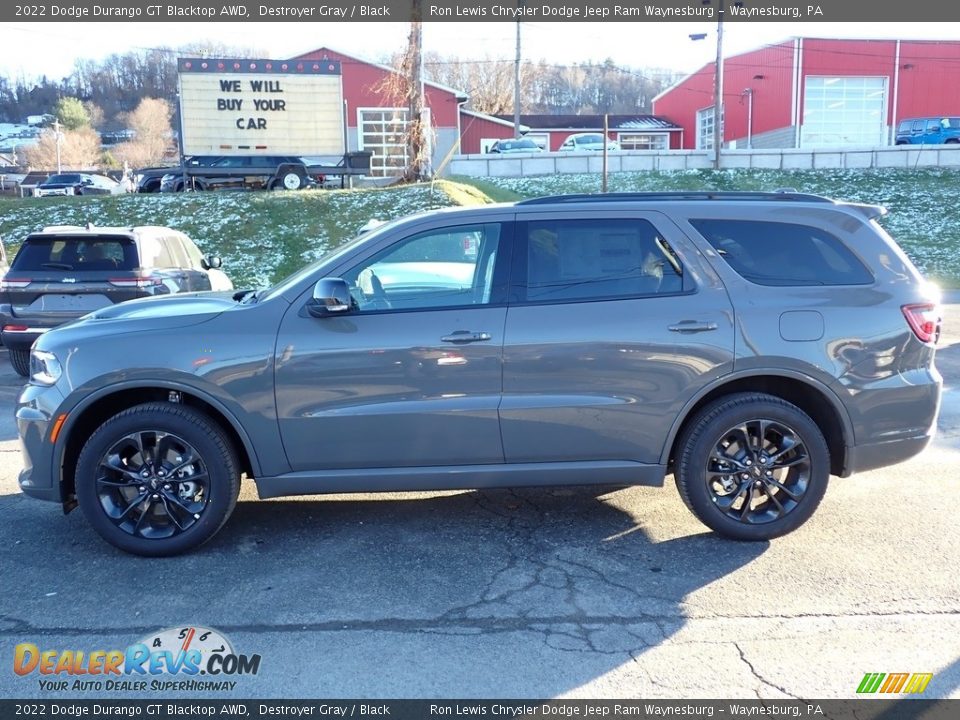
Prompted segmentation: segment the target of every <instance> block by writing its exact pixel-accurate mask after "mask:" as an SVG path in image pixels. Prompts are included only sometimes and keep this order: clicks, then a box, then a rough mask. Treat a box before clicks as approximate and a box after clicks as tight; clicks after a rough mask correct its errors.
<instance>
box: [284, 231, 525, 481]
mask: <svg viewBox="0 0 960 720" xmlns="http://www.w3.org/2000/svg"><path fill="white" fill-rule="evenodd" d="M510 229H511V224H510V223H503V224H501V223H499V222H493V223H481V224H473V225H458V226H445V227H442V228H437V229H433V230H428V231H425V232H420V233H417V234H416V235H413V236H412V237H407V238H404V239H401V240H398V241H397V242H394V243H392V244H391V245H389V247H387V248H385V249H383V250H381V251H380V252H378V253H376V254H375V255H374V256H373V257H371V258H368V259H366V260H363V261H361V262H359V263H358V264H357V265H356V266H354V267H352V268H350V269H349V270H346V271H345V272H343V273H341V275H342V277H343V279H345V280H346V281H347V282H348V284H349V285H350V286H351V293H352V295H353V299H354V301H355V308H354V309H353V310H351V311H349V312H348V313H346V314H344V315H337V316H333V317H327V318H323V319H318V318H314V317H311V316H310V315H309V314H307V313H306V312H305V310H304V305H305V302H306V300H307V298H308V297H309V293H307V294H306V295H304V296H303V297H302V298H301V299H300V300H299V301H298V302H297V303H295V304H294V305H293V306H292V307H291V308H290V310H289V311H288V312H287V314H286V316H285V318H284V320H283V322H282V324H281V327H280V332H279V336H278V339H277V348H276V393H277V411H278V414H279V421H280V431H281V434H282V437H283V443H284V447H285V449H286V452H287V457H288V459H289V461H290V465H291V467H292V469H293V470H295V471H311V470H328V469H330V470H332V469H345V468H380V467H382V468H387V467H417V466H442V465H466V464H489V463H502V462H503V445H502V442H501V440H500V428H499V420H498V416H497V406H498V405H499V402H500V391H501V387H502V351H503V327H504V321H505V318H506V307H505V294H506V278H507V275H508V273H509V268H508V263H509V237H508V236H509V231H510Z"/></svg>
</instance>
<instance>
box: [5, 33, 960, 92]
mask: <svg viewBox="0 0 960 720" xmlns="http://www.w3.org/2000/svg"><path fill="white" fill-rule="evenodd" d="M724 28H725V29H724V43H725V48H726V52H725V54H727V55H729V54H731V53H735V52H739V51H743V50H749V49H750V48H753V47H758V46H761V45H765V44H768V43H772V42H777V41H778V40H782V39H784V38H787V37H791V36H794V35H802V36H813V37H859V38H896V37H900V38H902V39H908V38H909V39H942V40H949V39H952V40H957V39H960V23H798V22H793V23H766V22H755V23H749V24H748V23H727V24H726V25H725V26H724ZM407 29H408V25H407V23H399V22H392V23H347V22H328V23H319V22H316V23H310V22H306V23H257V22H245V23H200V22H196V23H146V22H145V23H136V22H127V23H89V22H83V23H4V24H3V25H2V26H0V34H2V36H3V41H2V43H0V44H2V46H3V52H2V53H0V73H2V74H5V75H7V76H16V75H18V74H20V73H24V74H25V75H26V76H27V77H31V78H32V77H39V76H40V75H44V74H46V75H47V76H48V77H51V78H53V79H59V78H61V77H63V76H65V75H68V74H69V73H70V72H71V70H72V68H73V64H74V61H75V60H76V59H78V58H103V57H106V56H107V55H110V54H111V53H118V52H124V51H126V50H130V49H132V48H136V47H140V48H147V47H156V46H174V47H175V46H178V45H180V44H182V43H186V42H195V41H200V40H212V41H218V42H223V43H228V44H231V45H235V46H243V47H255V48H262V49H263V50H264V51H265V52H266V55H267V56H268V57H272V58H286V57H291V56H293V55H296V54H299V53H302V52H306V51H307V50H312V49H314V48H317V47H322V46H329V47H332V48H336V49H338V50H342V51H344V52H347V53H351V54H356V55H358V56H360V57H364V58H372V59H376V58H378V57H381V56H386V55H389V54H391V53H392V52H395V51H397V50H400V49H401V48H402V47H403V45H404V43H405V37H406V33H407ZM521 29H522V45H523V55H524V57H526V58H529V59H532V60H540V59H544V60H546V61H547V62H550V63H553V64H569V63H576V62H584V61H587V60H594V61H602V60H605V59H607V58H608V57H609V58H611V59H612V60H613V61H614V62H615V63H616V64H617V65H621V66H628V67H634V68H640V67H667V68H672V69H676V70H680V71H684V72H689V71H692V70H695V69H697V68H698V67H700V66H701V65H703V64H704V63H706V62H709V61H710V60H711V59H712V57H713V54H714V52H715V45H714V42H715V37H716V36H715V34H714V33H715V29H716V26H715V24H714V23H711V22H683V23H642V22H637V23H629V22H624V23H615V22H607V23H600V22H593V23H576V22H571V23H560V22H546V23H543V22H541V23H538V22H530V23H526V22H525V23H522V24H521ZM702 32H706V33H709V36H708V38H707V39H706V40H704V41H700V42H693V41H691V40H690V38H689V35H690V34H692V33H702ZM515 33H516V25H515V24H514V23H510V22H497V23H468V22H459V23H440V22H428V23H425V29H424V47H425V49H426V50H428V51H436V52H438V53H440V54H441V55H458V56H460V57H462V58H470V59H482V58H485V57H493V58H512V57H513V54H514V49H515V43H516V35H515Z"/></svg>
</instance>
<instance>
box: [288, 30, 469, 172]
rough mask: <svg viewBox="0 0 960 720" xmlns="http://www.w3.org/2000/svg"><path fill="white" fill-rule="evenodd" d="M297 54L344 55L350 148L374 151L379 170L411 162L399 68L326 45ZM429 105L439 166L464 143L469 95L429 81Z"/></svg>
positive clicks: (374, 169) (316, 56)
mask: <svg viewBox="0 0 960 720" xmlns="http://www.w3.org/2000/svg"><path fill="white" fill-rule="evenodd" d="M292 59H294V60H339V61H340V67H341V73H342V76H343V103H344V114H345V117H346V127H347V137H346V143H347V150H348V151H353V150H368V151H370V152H372V153H373V155H372V157H371V159H370V168H371V173H372V174H373V175H393V174H395V173H396V172H397V171H398V170H399V169H402V168H403V167H404V166H405V165H406V160H407V157H406V152H407V149H406V145H405V144H404V142H403V134H404V129H405V127H406V123H407V109H406V107H405V106H404V101H403V99H402V98H401V97H398V94H397V93H396V92H395V91H394V90H393V88H392V85H395V83H391V81H392V80H393V79H395V77H396V72H395V71H394V70H393V69H392V68H390V67H388V66H386V65H379V64H377V63H372V62H368V61H366V60H362V59H361V58H358V57H355V56H353V55H347V54H346V53H343V52H340V51H337V50H332V49H330V48H326V47H322V48H318V49H316V50H311V51H310V52H308V53H304V54H303V55H298V56H297V57H295V58H292ZM424 94H425V96H426V99H425V105H426V111H427V116H428V118H429V122H430V127H431V129H432V132H430V133H428V141H429V142H430V143H431V158H432V161H433V167H434V168H436V167H439V165H440V163H442V162H443V160H444V159H445V158H446V157H447V156H448V155H449V154H450V153H451V152H455V151H456V148H458V147H459V139H460V106H461V105H462V104H463V103H465V102H466V101H467V100H468V97H467V95H466V94H465V93H463V92H460V91H459V90H455V89H454V88H450V87H447V86H445V85H440V84H439V83H433V82H426V83H424Z"/></svg>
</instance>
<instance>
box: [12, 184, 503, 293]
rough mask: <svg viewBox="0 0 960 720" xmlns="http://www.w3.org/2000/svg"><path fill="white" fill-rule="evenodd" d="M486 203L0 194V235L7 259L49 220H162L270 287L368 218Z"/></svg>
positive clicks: (455, 194) (374, 195) (360, 193)
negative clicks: (46, 196)
mask: <svg viewBox="0 0 960 720" xmlns="http://www.w3.org/2000/svg"><path fill="white" fill-rule="evenodd" d="M479 202H489V201H488V200H487V199H486V198H485V197H484V196H483V195H482V194H480V193H478V192H477V191H476V190H475V189H474V188H472V187H469V186H466V187H460V186H456V185H454V184H452V183H445V182H438V183H436V185H435V186H434V188H432V189H431V187H430V186H429V185H421V186H414V187H399V188H387V189H370V190H308V191H303V192H296V193H243V192H216V193H188V194H181V193H178V194H170V195H159V194H153V195H122V196H115V197H78V198H26V199H22V200H21V199H13V198H0V237H2V238H3V239H4V241H5V242H6V245H7V253H8V255H10V257H11V258H12V257H13V255H14V253H15V252H16V250H17V249H18V248H19V244H20V242H22V240H23V238H24V236H26V235H27V234H29V233H31V232H34V231H36V230H39V229H40V228H42V227H44V226H47V225H84V224H86V223H88V222H92V223H93V224H94V225H101V226H109V225H120V226H128V225H166V226H169V227H173V228H176V229H178V230H182V231H183V232H185V233H186V234H187V235H189V236H190V237H191V238H193V239H194V241H195V242H196V243H197V245H198V246H199V247H200V249H201V251H203V252H204V253H213V254H215V255H220V256H221V257H222V258H223V261H224V270H225V271H226V272H227V274H228V275H229V276H230V277H231V278H232V279H233V282H234V284H235V285H236V286H237V287H252V286H262V285H267V284H269V283H271V282H274V281H276V280H279V279H280V278H282V277H284V276H286V275H288V274H290V273H291V272H293V271H295V270H297V269H299V268H301V267H303V266H304V265H305V264H307V263H309V262H312V261H313V260H316V259H317V258H319V257H320V256H321V255H323V254H324V253H326V252H327V251H328V250H330V249H332V248H334V247H336V246H337V245H339V244H340V243H341V242H343V241H345V240H347V239H349V238H351V237H353V236H354V235H356V231H357V230H358V229H359V228H360V227H362V226H363V225H364V224H365V223H366V222H367V221H368V220H370V219H371V218H377V219H380V220H392V219H394V218H397V217H402V216H404V215H409V214H412V213H416V212H420V211H423V210H430V209H434V208H440V207H448V206H451V205H459V204H469V203H479Z"/></svg>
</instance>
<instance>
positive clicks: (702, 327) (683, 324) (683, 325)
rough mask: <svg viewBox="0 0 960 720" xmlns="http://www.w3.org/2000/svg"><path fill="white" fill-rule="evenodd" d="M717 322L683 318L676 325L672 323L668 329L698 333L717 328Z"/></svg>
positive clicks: (676, 331) (677, 331)
mask: <svg viewBox="0 0 960 720" xmlns="http://www.w3.org/2000/svg"><path fill="white" fill-rule="evenodd" d="M716 329H717V324H716V323H715V322H698V321H696V320H681V321H680V322H678V323H677V324H676V325H670V326H669V327H668V328H667V330H669V331H670V332H675V333H698V332H709V331H710V330H716Z"/></svg>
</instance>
